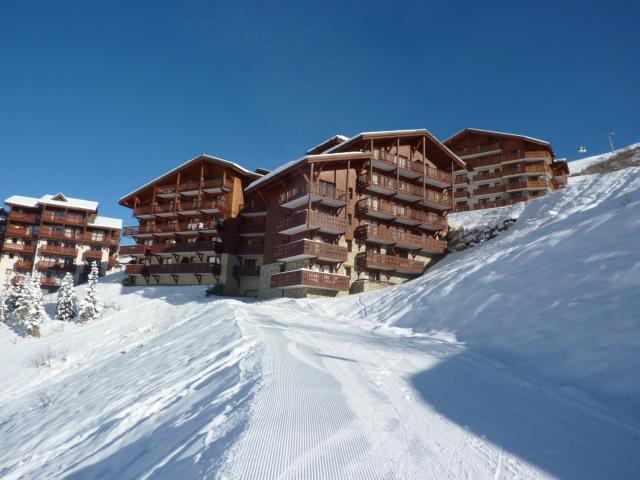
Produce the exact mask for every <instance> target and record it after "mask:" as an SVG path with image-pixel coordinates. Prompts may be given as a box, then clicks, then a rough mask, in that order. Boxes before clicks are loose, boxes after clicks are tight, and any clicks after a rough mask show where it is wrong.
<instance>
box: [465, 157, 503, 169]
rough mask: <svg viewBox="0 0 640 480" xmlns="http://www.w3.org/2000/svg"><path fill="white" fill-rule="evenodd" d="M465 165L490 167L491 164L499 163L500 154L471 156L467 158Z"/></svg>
mask: <svg viewBox="0 0 640 480" xmlns="http://www.w3.org/2000/svg"><path fill="white" fill-rule="evenodd" d="M467 165H469V167H471V168H482V167H490V166H492V165H500V156H499V155H496V156H491V157H489V158H472V159H471V160H467Z"/></svg>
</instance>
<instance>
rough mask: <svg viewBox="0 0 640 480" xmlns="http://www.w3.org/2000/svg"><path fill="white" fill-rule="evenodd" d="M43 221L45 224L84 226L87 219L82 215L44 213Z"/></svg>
mask: <svg viewBox="0 0 640 480" xmlns="http://www.w3.org/2000/svg"><path fill="white" fill-rule="evenodd" d="M42 219H43V220H44V221H45V222H55V223H70V224H72V225H84V224H85V223H86V222H87V218H86V217H84V216H82V215H70V214H65V213H58V212H46V211H45V212H43V213H42Z"/></svg>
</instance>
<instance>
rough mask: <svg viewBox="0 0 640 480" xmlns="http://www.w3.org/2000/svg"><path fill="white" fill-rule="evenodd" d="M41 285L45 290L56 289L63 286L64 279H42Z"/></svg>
mask: <svg viewBox="0 0 640 480" xmlns="http://www.w3.org/2000/svg"><path fill="white" fill-rule="evenodd" d="M40 285H41V286H42V287H44V288H56V287H59V286H60V285H62V279H60V278H55V277H42V278H41V279H40Z"/></svg>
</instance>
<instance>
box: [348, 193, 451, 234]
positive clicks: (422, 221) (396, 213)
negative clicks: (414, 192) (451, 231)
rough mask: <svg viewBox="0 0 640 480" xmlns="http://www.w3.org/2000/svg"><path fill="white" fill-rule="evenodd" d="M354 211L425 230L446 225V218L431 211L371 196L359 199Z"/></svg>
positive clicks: (437, 228) (440, 228) (442, 227)
mask: <svg viewBox="0 0 640 480" xmlns="http://www.w3.org/2000/svg"><path fill="white" fill-rule="evenodd" d="M356 213H357V214H358V215H360V216H368V217H371V218H376V219H378V220H386V221H395V222H396V223H398V224H402V225H408V226H419V227H420V228H424V229H425V230H442V229H444V228H446V227H447V219H446V218H445V217H442V216H440V215H437V214H435V213H433V212H425V211H423V210H419V209H417V208H411V207H407V206H405V205H402V204H398V203H395V202H389V201H386V200H381V199H378V198H372V197H368V198H364V199H362V200H360V201H359V202H358V203H357V204H356Z"/></svg>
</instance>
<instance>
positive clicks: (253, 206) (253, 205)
mask: <svg viewBox="0 0 640 480" xmlns="http://www.w3.org/2000/svg"><path fill="white" fill-rule="evenodd" d="M266 211H267V206H266V205H265V204H264V203H263V202H259V201H257V200H252V201H250V202H249V203H245V204H243V205H240V213H241V214H242V213H259V212H266Z"/></svg>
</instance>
